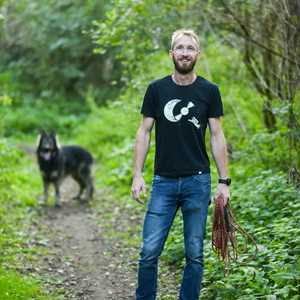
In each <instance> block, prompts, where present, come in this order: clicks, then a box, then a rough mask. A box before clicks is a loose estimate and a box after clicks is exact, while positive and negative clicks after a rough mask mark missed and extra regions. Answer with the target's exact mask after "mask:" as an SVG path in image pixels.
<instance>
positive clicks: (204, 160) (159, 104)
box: [141, 76, 223, 177]
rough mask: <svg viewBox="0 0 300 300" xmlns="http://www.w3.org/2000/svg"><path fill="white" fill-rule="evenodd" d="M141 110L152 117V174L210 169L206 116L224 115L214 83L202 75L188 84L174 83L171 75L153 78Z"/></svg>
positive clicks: (183, 174)
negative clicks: (154, 147) (153, 159)
mask: <svg viewBox="0 0 300 300" xmlns="http://www.w3.org/2000/svg"><path fill="white" fill-rule="evenodd" d="M141 113H142V114H143V115H144V116H146V117H151V118H154V119H155V140H156V151H155V166H154V173H155V174H157V175H161V176H170V177H177V176H187V175H193V174H201V173H208V172H210V168H209V159H208V156H207V152H206V148H205V131H206V128H207V123H208V118H218V117H220V116H222V115H223V105H222V101H221V96H220V92H219V89H218V87H217V86H216V85H215V84H213V83H211V82H209V81H208V80H206V79H204V78H203V77H201V76H198V77H197V79H196V80H195V81H194V82H193V83H192V84H190V85H177V84H176V83H175V82H174V81H173V80H172V77H171V76H167V77H164V78H162V79H159V80H156V81H154V82H152V83H151V84H150V85H149V86H148V88H147V91H146V94H145V97H144V102H143V105H142V109H141Z"/></svg>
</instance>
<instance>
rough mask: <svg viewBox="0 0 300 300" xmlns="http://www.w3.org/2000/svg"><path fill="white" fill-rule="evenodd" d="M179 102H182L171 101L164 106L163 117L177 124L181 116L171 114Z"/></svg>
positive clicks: (177, 100)
mask: <svg viewBox="0 0 300 300" xmlns="http://www.w3.org/2000/svg"><path fill="white" fill-rule="evenodd" d="M181 101H182V100H179V99H173V100H171V101H169V102H168V103H167V104H166V105H165V107H164V115H165V117H166V118H167V119H168V120H169V121H170V122H178V121H179V120H180V119H181V117H182V114H179V115H177V116H174V113H173V110H174V107H175V106H176V104H177V103H179V102H181Z"/></svg>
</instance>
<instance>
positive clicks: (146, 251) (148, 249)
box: [140, 244, 161, 262]
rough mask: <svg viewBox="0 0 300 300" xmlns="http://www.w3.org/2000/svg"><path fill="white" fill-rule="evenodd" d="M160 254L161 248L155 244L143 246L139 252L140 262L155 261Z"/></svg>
mask: <svg viewBox="0 0 300 300" xmlns="http://www.w3.org/2000/svg"><path fill="white" fill-rule="evenodd" d="M160 253H161V247H160V246H159V245H156V244H143V246H142V250H141V259H140V260H141V261H142V262H151V261H153V260H157V259H158V257H159V255H160Z"/></svg>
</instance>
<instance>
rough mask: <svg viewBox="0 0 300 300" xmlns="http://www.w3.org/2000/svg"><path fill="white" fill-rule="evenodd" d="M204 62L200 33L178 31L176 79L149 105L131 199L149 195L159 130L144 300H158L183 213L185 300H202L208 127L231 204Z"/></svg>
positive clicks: (149, 98)
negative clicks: (161, 263)
mask: <svg viewBox="0 0 300 300" xmlns="http://www.w3.org/2000/svg"><path fill="white" fill-rule="evenodd" d="M199 54H200V46H199V39H198V36H197V35H196V34H195V32H194V31H193V30H185V29H180V30H177V31H175V32H174V33H173V35H172V40H171V49H170V57H171V58H172V59H173V62H174V72H173V74H172V75H169V76H166V77H164V78H162V79H158V80H156V81H153V82H152V83H151V84H150V85H149V86H148V88H147V91H146V94H145V97H144V101H143V105H142V109H141V113H142V115H143V119H142V122H141V125H140V127H139V129H138V132H137V136H136V143H135V154H134V162H135V166H134V174H133V182H132V188H131V191H132V196H133V198H134V199H135V200H137V201H138V202H141V197H140V196H141V193H145V192H146V185H145V181H144V179H143V174H142V170H143V167H144V163H145V159H146V156H147V152H148V149H149V145H150V136H151V130H152V128H153V125H154V124H155V140H156V151H155V166H154V177H153V182H152V190H151V196H150V199H149V201H148V203H147V211H146V214H145V220H144V227H143V243H142V247H141V253H140V260H139V271H138V287H137V289H136V299H137V300H142V299H143V300H154V299H155V298H156V292H157V265H158V258H159V256H160V254H161V252H162V250H163V247H164V243H165V241H166V238H167V236H168V233H169V229H170V227H171V225H172V222H173V220H174V217H175V215H176V212H177V210H178V209H179V208H180V209H181V212H182V218H183V225H184V246H185V259H186V264H185V268H184V272H183V277H182V283H181V288H180V293H179V299H180V300H198V299H199V296H200V288H201V281H202V274H203V240H204V236H205V226H206V218H207V211H208V206H209V203H210V193H211V177H210V163H209V158H208V155H207V152H206V147H205V132H206V128H207V126H208V127H209V131H210V141H211V149H212V154H213V158H214V160H215V162H216V166H217V170H218V175H219V184H218V187H217V191H216V197H217V196H219V195H221V196H222V197H223V199H224V203H225V204H226V202H227V199H228V198H229V185H230V182H231V180H230V178H229V177H228V172H227V151H226V142H225V137H224V134H223V131H222V127H221V120H220V117H221V116H222V115H223V105H222V101H221V96H220V92H219V89H218V87H217V86H216V85H215V84H213V83H211V82H209V81H208V80H206V79H205V78H203V77H201V76H197V75H196V73H195V71H194V66H195V64H196V62H197V59H198V57H199Z"/></svg>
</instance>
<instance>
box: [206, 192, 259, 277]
mask: <svg viewBox="0 0 300 300" xmlns="http://www.w3.org/2000/svg"><path fill="white" fill-rule="evenodd" d="M237 232H239V233H240V234H241V235H242V236H243V238H244V240H245V243H244V251H246V250H247V241H248V240H251V241H252V243H253V244H254V246H255V253H254V258H255V256H256V254H257V251H258V248H257V244H256V241H255V239H254V238H253V237H252V235H250V234H249V233H248V232H246V231H245V230H244V229H243V228H242V227H241V226H240V225H239V224H238V223H237V222H236V219H235V217H234V215H233V212H232V209H231V207H230V204H229V199H228V201H227V204H226V206H224V199H223V197H222V196H218V197H217V198H216V199H215V207H214V213H213V224H212V248H213V250H214V251H215V252H216V253H217V254H218V256H219V258H220V259H222V260H223V262H224V274H225V276H226V275H227V274H228V266H229V262H230V260H234V261H237V259H238V245H237V238H236V233H237Z"/></svg>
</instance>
